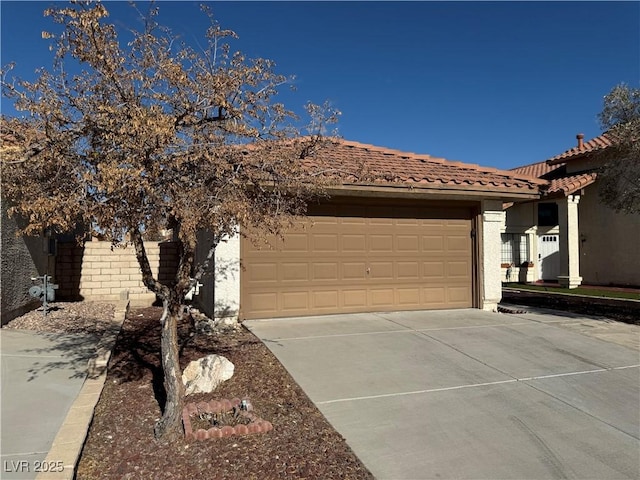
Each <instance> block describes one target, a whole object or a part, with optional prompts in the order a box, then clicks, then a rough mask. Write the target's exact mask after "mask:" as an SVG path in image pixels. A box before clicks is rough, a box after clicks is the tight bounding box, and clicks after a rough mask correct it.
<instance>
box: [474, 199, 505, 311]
mask: <svg viewBox="0 0 640 480" xmlns="http://www.w3.org/2000/svg"><path fill="white" fill-rule="evenodd" d="M504 229H505V213H504V211H503V210H502V202H501V201H499V200H497V201H496V200H485V201H483V202H482V239H481V242H482V244H481V248H482V269H481V281H482V287H483V288H482V292H483V296H482V300H481V302H482V305H480V306H481V308H482V309H483V310H489V311H495V310H497V309H498V303H499V302H500V300H501V299H502V278H503V276H502V271H501V269H500V256H501V255H500V254H501V252H500V250H501V245H502V240H501V238H500V234H501V233H502V232H504Z"/></svg>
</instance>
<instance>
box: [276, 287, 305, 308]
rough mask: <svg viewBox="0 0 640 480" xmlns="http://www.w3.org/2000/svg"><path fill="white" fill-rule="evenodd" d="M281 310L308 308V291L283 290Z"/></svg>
mask: <svg viewBox="0 0 640 480" xmlns="http://www.w3.org/2000/svg"><path fill="white" fill-rule="evenodd" d="M281 297H282V310H284V311H291V310H308V309H309V292H283V293H282V295H281Z"/></svg>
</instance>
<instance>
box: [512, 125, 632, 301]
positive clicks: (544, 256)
mask: <svg viewBox="0 0 640 480" xmlns="http://www.w3.org/2000/svg"><path fill="white" fill-rule="evenodd" d="M576 138H577V145H576V146H575V147H573V148H571V149H569V150H567V151H565V152H563V153H561V154H560V155H557V156H555V157H553V158H550V159H549V160H546V161H544V162H538V163H534V164H532V165H526V166H523V167H518V168H515V169H513V170H512V172H513V173H515V174H520V175H530V176H534V177H537V178H539V179H543V180H546V181H548V182H549V183H548V187H547V188H546V189H545V190H544V191H543V194H542V196H541V198H540V199H538V200H535V201H525V202H516V203H514V204H507V205H506V207H507V208H506V228H505V231H504V232H503V234H502V258H501V263H502V273H503V279H506V276H507V273H506V271H507V267H508V266H509V265H511V264H512V263H513V264H515V265H516V266H517V268H516V270H517V272H516V275H515V276H514V277H515V278H513V279H515V280H522V281H525V280H526V281H538V280H546V281H552V282H556V281H557V282H559V283H560V284H561V285H562V286H565V287H568V288H575V287H577V286H579V285H580V284H581V283H585V284H592V285H626V286H638V285H640V248H639V242H640V216H639V215H628V214H623V213H616V212H615V211H614V210H612V209H611V208H609V207H608V206H606V205H605V204H604V203H603V202H602V201H601V199H600V195H599V188H600V186H599V183H598V174H597V172H598V170H599V169H600V168H601V167H602V166H603V165H604V164H605V158H604V155H603V153H605V151H606V149H608V148H610V147H611V145H612V142H611V139H610V138H609V137H608V136H607V135H606V134H604V135H601V136H599V137H596V138H593V139H591V140H589V141H587V142H585V141H584V135H582V134H578V135H577V136H576ZM523 265H524V267H522V266H523Z"/></svg>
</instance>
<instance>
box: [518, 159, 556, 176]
mask: <svg viewBox="0 0 640 480" xmlns="http://www.w3.org/2000/svg"><path fill="white" fill-rule="evenodd" d="M558 168H560V167H559V166H556V165H549V164H548V163H547V162H546V161H544V162H538V163H532V164H531V165H524V166H522V167H516V168H512V169H511V171H512V172H516V173H519V174H522V175H529V176H532V177H536V178H542V177H543V176H544V175H547V174H549V173H551V172H553V171H554V170H557V169H558Z"/></svg>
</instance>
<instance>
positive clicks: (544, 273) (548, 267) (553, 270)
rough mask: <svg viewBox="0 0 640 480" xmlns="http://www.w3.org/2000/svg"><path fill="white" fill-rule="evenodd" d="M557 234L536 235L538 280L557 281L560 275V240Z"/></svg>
mask: <svg viewBox="0 0 640 480" xmlns="http://www.w3.org/2000/svg"><path fill="white" fill-rule="evenodd" d="M559 240H560V239H559V236H558V235H539V236H538V265H540V280H551V281H554V282H555V281H557V280H558V275H560V242H559Z"/></svg>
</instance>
